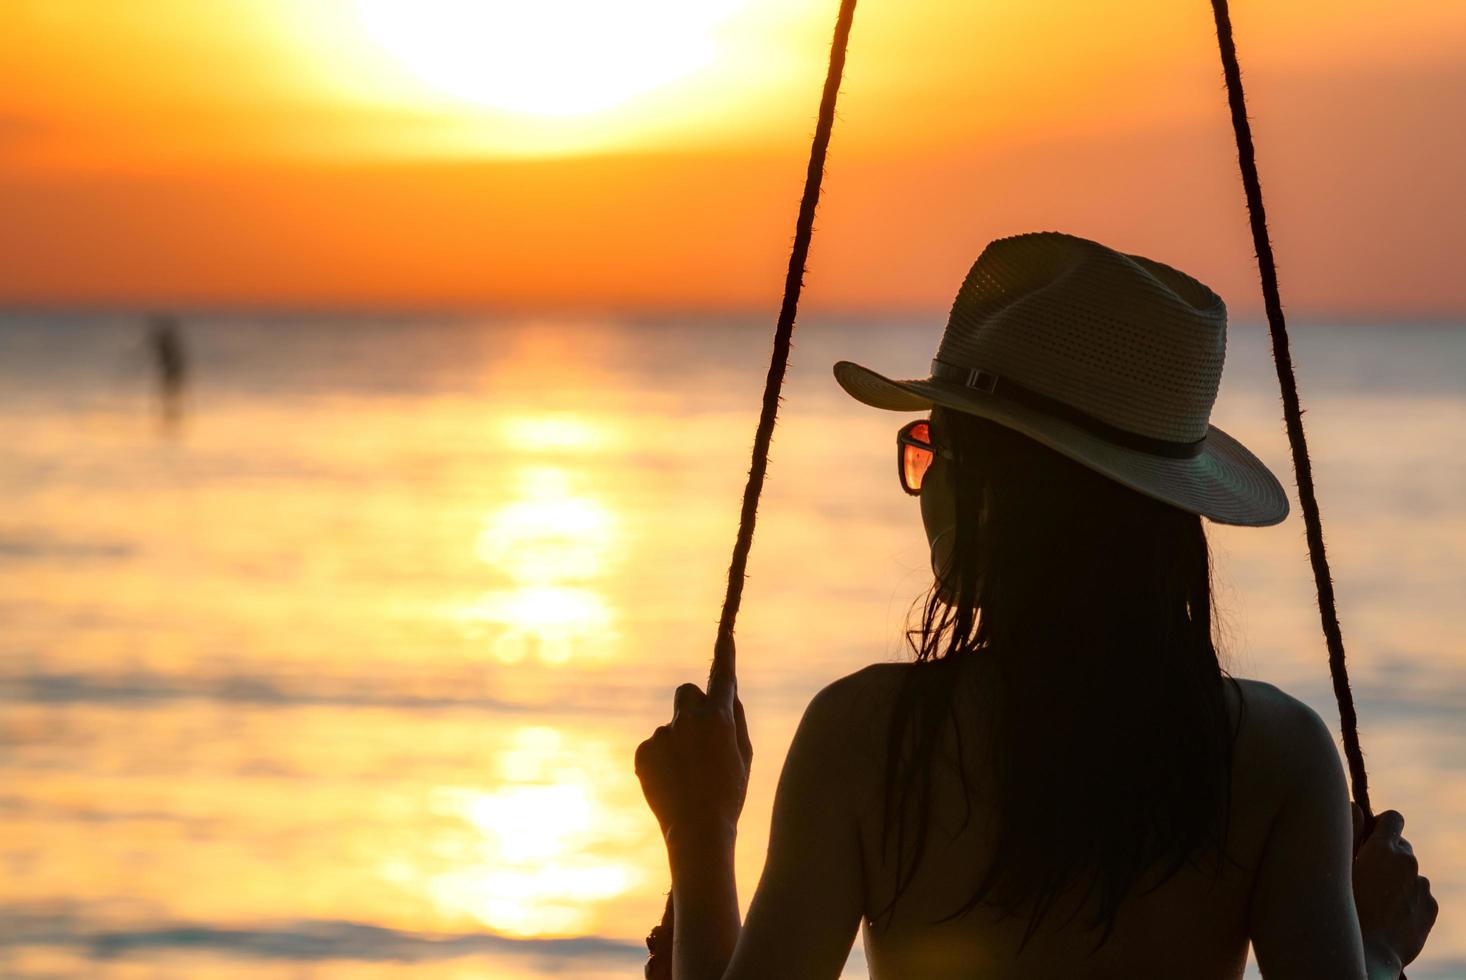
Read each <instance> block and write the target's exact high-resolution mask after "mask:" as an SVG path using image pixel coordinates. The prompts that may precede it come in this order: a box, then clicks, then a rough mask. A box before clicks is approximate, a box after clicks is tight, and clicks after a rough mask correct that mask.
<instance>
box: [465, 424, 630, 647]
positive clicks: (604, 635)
mask: <svg viewBox="0 0 1466 980" xmlns="http://www.w3.org/2000/svg"><path fill="white" fill-rule="evenodd" d="M514 431H516V432H521V433H522V432H525V431H527V432H530V433H539V434H544V433H557V432H558V433H560V434H561V435H566V434H567V433H569V434H571V435H574V434H576V433H579V434H582V435H583V434H584V431H585V430H582V429H578V428H575V427H570V428H565V427H564V423H563V420H556V419H549V420H541V421H539V422H536V421H534V420H521V421H520V423H519V424H518V425H517V426H516V428H515V429H514ZM576 439H578V436H576ZM518 477H519V486H520V493H519V497H518V499H515V500H511V501H510V502H508V503H506V504H504V505H503V506H501V507H500V508H498V509H497V510H496V511H494V513H493V514H492V515H490V517H489V518H488V520H486V521H485V523H484V529H483V531H482V533H481V534H480V535H479V538H478V541H477V542H476V544H475V551H476V552H477V554H478V557H479V558H480V559H481V560H482V561H483V562H484V563H485V564H487V565H490V566H492V567H493V568H495V569H497V570H498V571H500V572H502V573H504V574H505V575H507V576H508V578H509V579H510V580H511V582H512V583H513V585H512V587H510V588H503V589H496V590H494V591H492V592H489V593H487V594H485V595H484V596H482V597H481V598H479V599H478V600H476V601H475V602H472V603H470V604H469V605H467V606H465V607H463V608H461V609H459V610H458V612H457V618H458V619H459V621H460V622H462V623H463V624H464V625H465V626H466V627H467V628H468V631H469V634H470V635H471V636H476V635H478V634H480V633H483V634H488V635H491V636H492V650H493V654H494V656H495V658H496V659H498V660H500V661H501V662H503V663H509V664H512V663H519V662H521V661H523V660H527V659H529V658H530V657H534V658H536V659H538V660H539V661H541V662H543V663H547V664H563V663H565V662H567V661H569V660H571V659H572V658H575V657H588V656H594V657H602V656H606V655H608V654H609V653H610V651H611V650H612V649H613V647H614V646H615V644H616V642H617V640H618V636H617V634H616V631H615V623H614V617H613V615H612V612H611V609H610V607H609V605H608V604H607V602H606V600H605V598H604V597H603V596H602V595H601V594H600V593H599V592H597V591H596V590H595V589H594V588H592V587H591V586H592V585H593V584H594V583H595V581H596V580H598V579H601V578H603V577H604V576H605V574H606V572H607V571H608V570H609V569H610V567H611V566H612V565H613V564H614V563H615V560H616V558H617V554H616V552H615V549H614V545H615V543H616V540H617V528H616V522H615V519H614V517H613V515H612V514H611V512H610V510H608V509H607V508H606V507H605V505H604V504H602V503H600V501H598V500H597V499H595V498H594V497H591V496H589V495H587V494H585V493H583V492H580V491H578V490H577V489H576V488H575V481H574V479H573V478H572V474H571V472H570V471H569V470H566V469H564V468H562V467H558V466H548V465H546V466H527V467H524V468H523V469H522V470H520V472H519V474H518Z"/></svg>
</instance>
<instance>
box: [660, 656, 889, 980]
mask: <svg viewBox="0 0 1466 980" xmlns="http://www.w3.org/2000/svg"><path fill="white" fill-rule="evenodd" d="M860 676H861V675H859V674H857V675H854V676H853V677H850V678H846V679H844V680H841V681H837V682H836V683H835V684H832V685H830V686H829V687H827V688H826V689H825V690H824V691H821V692H820V694H819V695H817V696H816V697H815V698H814V700H813V701H812V702H811V703H810V706H809V708H808V709H807V710H806V711H805V714H804V717H803V719H802V720H801V722H800V724H799V729H798V731H797V732H796V733H795V736H794V741H793V743H792V744H791V745H790V748H789V755H788V757H787V759H786V760H785V764H784V770H783V773H782V774H781V776H780V779H779V787H778V791H777V793H776V796H775V800H774V814H773V825H772V828H771V831H770V835H769V852H768V858H767V860H766V862H765V866H764V872H763V876H762V878H761V879H760V881H759V886H758V890H757V891H756V892H755V893H754V897H753V901H752V903H751V905H750V907H749V913H748V921H747V923H745V924H744V925H743V927H742V928H741V929H740V926H739V922H738V905H737V890H736V886H735V883H734V876H733V839H734V835H733V831H732V828H733V826H734V825H735V824H736V815H735V820H734V821H733V822H729V821H727V820H726V819H723V818H725V817H726V813H727V803H728V801H729V800H731V799H732V798H733V796H734V795H737V794H734V793H730V792H729V791H728V790H727V789H726V788H724V789H718V788H715V787H710V786H709V785H708V783H707V778H706V777H707V774H709V773H716V772H717V771H719V770H720V769H723V770H726V768H727V760H729V759H730V758H731V756H730V755H729V752H728V746H729V745H730V744H732V740H735V739H736V738H737V732H738V729H739V728H740V727H741V726H740V725H739V721H740V720H741V719H740V718H739V717H738V716H739V715H741V711H739V709H738V706H737V705H736V702H735V705H734V709H733V712H734V718H733V719H732V723H731V724H729V723H727V722H726V721H724V722H723V723H721V724H719V725H714V726H704V725H702V724H701V723H700V722H693V723H691V724H688V723H687V722H685V721H684V722H683V723H682V730H681V731H679V722H678V718H679V717H680V718H682V719H693V718H698V717H700V716H699V715H698V714H696V713H695V712H694V711H693V710H691V709H688V708H682V707H680V708H679V712H678V716H674V721H673V724H672V725H670V726H664V727H663V728H662V729H658V733H659V734H658V735H654V736H653V738H652V739H649V740H648V741H647V742H646V743H643V749H642V750H639V751H638V774H639V775H640V776H641V778H642V783H643V787H644V789H646V791H647V798H648V802H650V803H651V804H652V808H653V810H654V811H655V812H657V813H658V817H659V819H661V820H662V822H663V832H664V834H665V835H666V839H667V845H668V847H667V851H668V858H669V861H670V863H671V866H672V894H673V908H674V913H675V915H674V922H675V929H674V935H675V940H674V945H673V960H672V976H673V977H674V980H754V978H757V980H769V978H779V977H798V978H801V980H835V978H837V977H838V976H839V975H840V971H841V968H842V967H843V966H844V963H845V960H846V958H847V956H848V955H849V953H850V947H851V944H852V942H853V940H854V938H855V934H856V931H857V930H858V928H859V925H860V915H861V909H862V904H863V895H862V887H863V886H862V878H861V854H860V846H859V835H858V831H857V829H856V828H857V825H856V820H855V807H854V800H855V798H856V789H855V785H856V781H857V779H858V777H859V776H860V772H859V769H858V766H859V762H858V759H857V756H856V753H854V752H852V750H851V739H850V732H851V730H852V729H853V728H854V726H855V725H856V724H857V723H858V722H859V719H858V718H857V717H855V716H854V715H853V708H854V697H853V695H854V694H855V693H857V691H858V689H859V688H860V687H861V681H859V680H857V678H859V677H860ZM690 687H691V685H684V686H683V688H679V689H678V691H679V699H680V700H679V704H684V705H692V704H695V703H698V699H697V698H696V697H694V696H693V695H692V694H691V693H688V692H687V689H688V688H690ZM694 690H695V688H694ZM698 696H701V692H700V691H699V692H698ZM717 727H721V728H722V729H723V730H722V732H721V734H716V733H715V732H714V728H717ZM743 730H744V731H746V728H745V729H743ZM663 733H665V734H663ZM714 743H721V744H720V745H718V744H714ZM700 759H701V760H702V761H701V762H699V760H700ZM719 760H723V761H722V762H720V761H719ZM700 774H701V775H700ZM745 779H746V770H745ZM699 799H700V800H701V801H702V802H701V803H700V802H699ZM717 800H722V801H723V804H722V807H723V809H722V810H719V809H718V808H717V806H716V805H715V806H712V807H709V806H707V805H706V804H707V803H709V802H711V801H717ZM740 803H741V797H740ZM699 812H702V813H703V814H704V816H702V817H698V816H696V814H697V813H699ZM718 813H721V814H722V817H723V818H719V817H714V819H711V820H710V819H707V815H708V814H718ZM664 814H666V815H667V816H664ZM674 815H675V816H674ZM669 817H670V819H669Z"/></svg>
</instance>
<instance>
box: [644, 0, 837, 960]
mask: <svg viewBox="0 0 1466 980" xmlns="http://www.w3.org/2000/svg"><path fill="white" fill-rule="evenodd" d="M855 2H856V0H840V12H839V15H838V17H837V18H836V20H835V36H834V39H833V40H832V41H831V43H830V64H829V68H828V70H827V71H826V73H825V88H824V93H823V95H822V96H821V97H820V109H819V118H818V121H817V122H816V123H815V130H814V141H813V142H812V143H811V145H810V148H809V167H808V169H807V171H806V172H805V177H804V196H803V198H802V199H801V200H800V202H799V217H798V218H797V219H796V220H795V223H794V247H793V249H792V250H791V251H790V253H789V269H788V272H787V274H786V275H785V277H784V300H783V303H782V304H781V305H780V307H779V320H778V324H777V325H776V327H775V329H774V351H773V355H772V356H771V358H770V360H769V373H768V376H767V377H766V378H765V379H764V399H763V408H762V410H761V411H760V413H759V419H758V429H757V430H756V431H755V432H754V437H753V462H752V464H751V465H750V466H749V470H748V482H747V483H746V484H745V485H744V487H743V509H742V512H741V513H740V515H739V518H738V537H737V540H735V541H734V543H733V560H732V562H731V563H730V564H729V566H728V591H727V592H726V593H725V595H724V597H723V614H722V616H721V617H720V619H719V620H718V637H717V643H716V645H715V646H714V647H713V665H712V669H711V671H710V672H709V674H708V690H709V692H710V693H711V691H712V689H713V687H714V685H718V684H736V683H737V680H736V673H737V671H736V668H737V664H736V662H735V656H734V647H733V624H734V621H735V620H737V618H738V607H739V605H740V603H741V602H742V599H743V583H744V580H745V579H746V578H747V571H746V570H747V567H748V553H749V551H750V549H752V547H753V527H754V523H755V522H756V521H757V519H758V499H759V494H760V493H761V492H762V491H763V488H764V474H765V473H766V472H767V471H768V466H769V443H770V442H771V441H772V440H773V436H774V422H775V420H776V417H777V415H778V412H779V398H780V394H779V393H780V391H781V390H782V389H783V387H784V374H785V371H786V370H787V368H788V366H789V346H790V340H791V338H792V337H793V335H794V319H795V315H796V314H797V312H798V310H799V292H800V290H801V289H802V288H803V286H804V266H805V262H806V260H807V259H808V258H809V241H810V238H811V237H812V236H813V235H814V212H815V208H816V207H818V205H819V200H820V181H821V179H822V178H823V177H824V173H825V156H826V153H827V152H828V150H829V147H830V133H831V131H832V130H833V129H834V127H835V100H836V99H837V98H838V97H839V95H840V78H841V75H843V73H844V71H845V49H846V47H847V46H848V45H849V43H850V26H851V24H852V23H853V22H854V20H855ZM672 932H673V923H672V896H671V895H670V894H668V896H667V907H666V910H665V911H664V912H663V913H662V922H661V925H659V926H656V927H654V928H653V929H652V931H651V933H650V934H649V935H648V936H647V937H646V945H647V951H648V953H649V954H650V955H649V956H648V957H647V962H646V971H645V975H646V977H647V980H671V976H672Z"/></svg>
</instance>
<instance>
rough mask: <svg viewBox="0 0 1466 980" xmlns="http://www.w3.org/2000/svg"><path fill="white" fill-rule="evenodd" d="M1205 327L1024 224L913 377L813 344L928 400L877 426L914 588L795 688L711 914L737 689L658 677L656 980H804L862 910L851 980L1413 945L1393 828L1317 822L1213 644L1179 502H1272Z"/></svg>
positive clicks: (735, 785) (1316, 974) (831, 971)
mask: <svg viewBox="0 0 1466 980" xmlns="http://www.w3.org/2000/svg"><path fill="white" fill-rule="evenodd" d="M1225 343H1226V310H1225V307H1224V305H1223V303H1222V301H1221V299H1219V298H1218V297H1217V295H1216V294H1215V293H1213V292H1212V291H1211V290H1210V289H1208V288H1207V287H1206V286H1204V285H1203V284H1201V283H1200V282H1198V281H1197V280H1195V279H1193V278H1191V277H1190V276H1187V275H1185V274H1184V273H1181V272H1178V271H1177V270H1175V269H1172V268H1170V267H1169V266H1165V265H1162V264H1160V263H1158V262H1153V261H1151V260H1149V259H1145V258H1141V257H1139V256H1132V255H1124V254H1121V253H1119V252H1116V251H1113V250H1111V249H1109V248H1106V247H1104V246H1102V245H1099V244H1096V243H1094V242H1090V241H1086V240H1084V239H1080V238H1074V237H1071V236H1068V235H1061V234H1057V233H1043V234H1032V235H1020V236H1017V237H1013V238H1005V239H1001V240H999V241H995V242H993V243H992V244H991V245H989V246H988V247H987V249H986V250H984V251H983V253H982V255H981V257H980V258H979V259H978V260H977V263H976V264H975V265H974V266H973V267H972V271H971V272H970V273H969V275H968V276H967V279H966V281H965V282H964V283H963V284H962V288H961V290H960V291H959V293H958V294H957V300H956V303H955V305H954V306H953V308H952V313H951V317H950V319H949V321H948V324H947V328H946V333H945V335H944V336H943V338H942V342H941V346H940V347H939V349H938V350H937V356H936V360H935V361H933V362H932V369H931V376H930V377H929V378H924V379H920V380H912V381H893V380H890V379H888V378H886V377H883V376H882V375H880V374H877V373H876V372H874V371H871V370H869V369H867V368H864V367H861V366H859V365H856V364H852V363H850V362H847V361H842V362H840V363H838V364H836V365H835V376H836V378H837V379H838V380H839V383H840V384H841V385H842V386H843V387H844V388H845V390H846V391H848V392H849V393H850V394H851V395H853V396H854V397H855V398H857V399H859V400H860V401H862V402H865V403H867V404H869V405H873V406H875V407H877V408H883V409H890V410H894V411H903V412H922V413H929V414H926V415H924V417H922V418H919V419H917V420H916V421H913V422H909V423H907V424H906V425H904V426H902V427H901V428H900V430H899V432H898V433H897V436H896V444H897V454H898V476H899V481H900V486H901V489H903V490H904V491H905V492H906V493H908V494H912V495H914V496H919V497H920V510H921V518H922V523H923V525H924V527H925V530H926V539H927V543H928V544H929V546H930V550H931V561H932V570H933V576H934V583H933V586H932V589H931V591H930V593H929V594H928V596H927V599H926V601H925V602H924V604H923V607H922V612H921V619H920V623H919V624H918V625H917V626H916V627H915V628H913V629H912V630H910V631H908V638H909V641H910V645H911V647H912V649H913V652H914V655H915V656H914V662H910V663H882V664H876V665H873V666H870V667H867V668H865V669H864V670H860V671H857V672H856V673H854V674H851V675H850V676H848V677H845V678H842V679H840V680H838V681H835V682H834V683H833V684H831V685H830V686H829V687H827V688H825V689H824V690H823V691H821V692H820V693H819V694H818V695H817V696H816V697H815V698H814V700H813V701H812V702H811V703H810V705H809V708H808V709H807V711H806V712H805V715H804V718H803V720H802V721H801V723H800V725H799V729H798V731H797V733H796V734H795V736H794V741H793V744H792V745H791V746H790V748H789V755H788V758H787V759H786V760H785V763H784V770H783V775H782V776H781V778H780V780H779V788H778V793H777V796H776V799H775V801H774V812H773V826H772V831H771V835H770V839H769V850H768V857H767V863H766V865H765V868H764V872H763V877H762V879H761V880H760V882H759V885H758V890H757V891H756V892H755V894H754V896H753V901H752V904H751V906H750V907H749V911H748V918H747V921H746V922H745V923H743V924H741V925H740V922H739V914H738V904H737V898H736V893H735V889H734V877H733V865H732V855H733V845H734V838H735V832H736V827H737V821H738V816H739V813H740V811H741V809H742V804H743V798H744V793H745V789H746V786H747V779H748V769H749V763H750V761H751V758H752V748H751V745H750V744H749V740H748V729H747V725H746V723H745V722H744V717H743V709H742V705H741V704H740V703H739V702H738V700H737V697H736V693H735V692H732V691H728V692H725V694H726V696H724V697H721V698H719V699H717V700H714V699H713V698H710V697H709V696H708V695H707V694H705V693H704V692H703V691H702V689H700V688H699V687H698V686H696V685H694V684H685V685H683V686H682V687H680V688H678V689H677V692H676V695H675V698H674V712H673V716H672V721H671V723H670V724H669V725H664V726H662V727H660V728H658V729H657V730H656V732H655V733H653V735H652V736H651V738H649V739H647V741H645V742H644V743H642V745H641V746H640V747H639V748H638V750H637V755H636V766H637V773H638V775H639V777H640V779H641V783H642V788H643V791H644V793H645V795H646V798H647V800H648V802H649V803H650V805H651V808H652V810H653V812H654V813H655V814H656V816H657V818H658V820H659V822H660V823H661V826H662V831H663V834H664V836H665V839H666V843H667V849H668V854H669V857H670V861H671V866H672V881H673V896H674V911H675V929H676V946H675V952H674V955H673V976H674V977H675V978H677V980H713V978H729V980H734V978H736V980H770V978H797V980H834V978H835V977H837V976H839V974H840V971H841V966H842V964H844V962H845V960H846V956H847V954H848V953H849V951H850V946H851V943H852V941H853V940H854V937H855V935H856V931H857V929H858V928H859V927H860V926H861V925H862V924H864V927H865V950H866V958H867V960H868V963H869V966H870V971H871V975H872V977H874V978H877V980H888V978H889V980H938V978H940V980H947V978H951V980H957V978H961V980H985V978H998V977H1002V978H1005V980H1013V978H1125V980H1135V978H1170V980H1212V978H1215V980H1223V978H1226V980H1236V978H1238V977H1241V976H1242V974H1243V970H1244V965H1245V962H1246V959H1247V951H1248V944H1249V943H1250V944H1251V946H1252V949H1253V950H1254V952H1255V955H1256V958H1257V961H1258V965H1259V967H1260V968H1261V970H1262V972H1263V975H1264V976H1265V977H1267V978H1268V980H1295V978H1308V980H1325V978H1326V980H1376V978H1384V977H1398V976H1399V975H1400V973H1401V969H1402V967H1403V965H1405V964H1407V963H1409V962H1410V961H1411V960H1412V959H1414V958H1415V957H1416V955H1418V954H1419V953H1420V951H1421V948H1422V947H1423V945H1424V943H1425V939H1426V936H1427V934H1428V933H1429V932H1430V929H1431V926H1432V924H1433V923H1434V921H1435V917H1436V911H1437V907H1436V902H1435V900H1434V899H1433V898H1432V897H1431V894H1430V888H1429V883H1428V882H1427V881H1426V879H1425V878H1423V877H1420V875H1419V868H1418V865H1417V863H1416V859H1415V857H1414V855H1413V853H1412V850H1411V847H1410V845H1409V844H1408V843H1407V842H1406V841H1405V839H1404V838H1403V837H1402V836H1401V831H1402V828H1403V825H1404V819H1403V818H1402V817H1401V816H1400V814H1399V813H1397V812H1394V811H1389V812H1385V813H1382V814H1380V815H1379V818H1378V820H1377V822H1376V823H1375V825H1374V827H1373V830H1372V832H1371V833H1369V834H1368V835H1367V836H1366V835H1365V833H1364V830H1363V828H1362V827H1361V826H1360V823H1361V820H1360V816H1359V813H1358V811H1357V809H1356V810H1355V814H1354V819H1353V821H1352V823H1353V827H1352V830H1351V818H1350V810H1351V806H1350V802H1349V797H1348V789H1347V787H1346V784H1345V780H1344V776H1343V770H1342V767H1341V765H1340V763H1339V758H1338V755H1337V753H1336V750H1335V748H1334V743H1333V739H1332V737H1331V735H1330V730H1329V727H1328V726H1327V725H1326V724H1325V723H1324V722H1323V721H1322V720H1321V719H1320V718H1319V716H1318V715H1317V714H1316V713H1315V712H1314V711H1313V710H1312V709H1311V708H1309V707H1308V706H1307V705H1305V704H1303V703H1302V702H1301V701H1298V700H1296V699H1295V698H1293V697H1291V696H1289V695H1288V694H1286V693H1284V692H1283V691H1281V690H1279V689H1278V688H1276V687H1273V686H1272V685H1269V684H1265V683H1262V682H1260V681H1251V680H1242V679H1240V678H1233V677H1230V676H1229V675H1228V674H1227V673H1225V672H1224V671H1223V669H1222V667H1221V664H1220V662H1219V658H1218V653H1217V649H1216V646H1215V644H1214V639H1213V636H1214V633H1213V617H1212V584H1211V567H1210V555H1209V550H1208V544H1207V537H1206V533H1205V528H1204V525H1203V523H1202V520H1201V518H1202V517H1206V518H1209V519H1210V520H1212V521H1214V522H1216V523H1219V524H1233V525H1247V526H1257V527H1263V526H1268V525H1274V524H1277V523H1278V522H1280V521H1282V520H1283V518H1284V517H1285V516H1286V515H1287V513H1288V500H1287V496H1286V495H1285V493H1284V491H1283V488H1282V486H1281V485H1280V484H1279V483H1278V480H1277V478H1276V477H1274V475H1273V474H1272V473H1271V472H1269V470H1268V469H1267V467H1266V466H1265V465H1264V464H1263V463H1262V462H1261V461H1259V460H1258V459H1257V457H1256V456H1254V455H1253V454H1252V453H1251V452H1249V451H1248V450H1247V449H1246V448H1245V447H1244V446H1242V445H1241V444H1240V443H1239V442H1237V440H1235V439H1233V438H1232V437H1231V436H1229V435H1227V434H1226V433H1225V432H1223V431H1222V430H1221V429H1218V428H1216V427H1214V426H1212V425H1210V424H1209V420H1210V414H1211V409H1212V403H1213V401H1214V399H1215V397H1216V393H1217V387H1218V384H1219V382H1220V378H1221V372H1222V360H1223V353H1224V349H1225ZM893 489H894V488H893ZM825 492H827V493H830V494H838V493H840V492H842V488H839V487H829V488H826V490H825ZM839 546H840V544H839V541H838V539H833V540H831V541H830V542H829V547H831V548H838V547H839ZM1320 669H1322V665H1320ZM1356 846H1357V847H1358V853H1357V855H1356V854H1355V848H1356Z"/></svg>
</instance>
